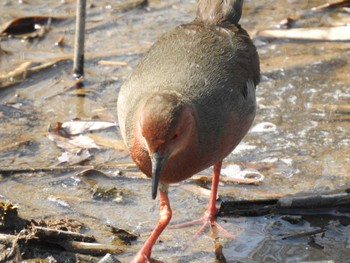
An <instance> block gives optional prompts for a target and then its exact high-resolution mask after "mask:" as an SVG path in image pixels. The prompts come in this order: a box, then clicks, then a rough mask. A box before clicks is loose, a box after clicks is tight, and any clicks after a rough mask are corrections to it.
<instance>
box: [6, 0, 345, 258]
mask: <svg viewBox="0 0 350 263" xmlns="http://www.w3.org/2000/svg"><path fill="white" fill-rule="evenodd" d="M322 3H323V1H297V0H294V1H267V0H265V1H258V2H257V1H246V3H245V7H244V14H243V18H242V20H241V24H242V25H243V26H244V27H245V28H246V29H247V30H248V32H249V33H250V35H251V36H252V38H253V39H254V41H255V43H256V45H257V47H258V52H259V55H260V60H261V69H262V78H261V84H260V85H259V86H258V88H257V101H258V107H259V109H258V112H257V117H256V119H255V122H254V125H253V127H252V129H251V131H250V133H249V134H248V135H247V136H246V137H245V139H244V141H243V142H242V143H241V144H240V146H239V147H238V148H237V149H236V150H235V151H234V152H233V153H232V154H230V155H229V156H228V158H226V159H225V162H224V166H223V170H224V172H223V173H225V175H227V176H230V175H232V173H235V171H237V166H234V165H237V164H240V165H241V166H242V167H249V168H251V169H255V170H258V171H259V172H260V173H261V174H263V175H264V180H263V183H262V184H261V185H259V186H244V185H232V184H224V183H223V184H222V185H221V188H220V190H219V191H220V192H219V194H220V197H222V199H225V198H228V197H236V198H246V199H259V198H270V197H279V196H283V195H286V194H295V193H300V192H307V193H317V192H329V191H343V190H344V189H347V188H349V187H350V154H349V147H350V106H349V105H350V85H349V83H350V73H349V57H350V43H348V42H319V41H313V42H310V41H291V40H281V39H275V40H273V39H263V38H260V37H258V36H257V32H259V31H260V30H263V29H268V28H275V27H276V25H277V24H278V23H279V22H280V21H281V20H282V19H284V18H286V17H287V16H291V15H296V14H300V13H302V12H303V10H306V9H309V8H311V7H314V6H317V5H320V4H322ZM118 4H119V2H116V3H113V4H111V3H110V2H106V1H96V3H94V4H93V5H90V6H89V7H88V10H87V12H88V17H87V38H86V52H87V54H86V57H87V61H86V65H85V69H86V75H85V81H84V88H85V90H87V92H86V94H85V95H77V94H76V92H74V89H69V90H68V91H65V90H64V89H65V88H67V87H68V88H69V87H70V86H72V85H73V84H74V83H73V81H72V79H71V72H70V71H71V67H72V63H71V61H64V62H61V63H58V64H57V65H56V66H54V67H51V68H49V69H46V70H43V71H40V73H37V74H33V75H31V76H29V77H28V78H27V79H26V80H25V81H23V82H20V83H18V84H15V85H12V86H10V87H7V88H0V136H1V140H0V162H1V169H19V168H23V169H28V168H43V167H51V166H56V165H57V164H58V163H59V162H58V159H57V158H58V157H59V156H60V155H61V153H62V151H61V149H60V148H58V147H57V146H56V145H55V143H54V142H52V141H51V140H50V139H49V138H48V132H47V129H48V126H49V124H54V123H56V122H64V121H69V120H71V119H74V118H81V119H101V120H108V121H117V119H116V118H117V117H116V103H117V96H118V90H119V88H120V86H121V84H122V82H123V80H124V79H125V78H126V77H127V76H128V75H129V74H130V73H131V72H132V69H133V67H134V66H135V65H136V64H137V62H138V61H139V59H140V57H141V56H142V53H143V52H144V51H145V50H147V48H148V47H150V45H151V44H152V43H153V42H154V41H155V40H156V38H157V37H158V36H160V35H161V34H162V33H164V32H166V31H168V30H170V29H171V28H173V27H174V26H176V25H178V24H181V23H184V22H188V21H191V19H192V18H193V17H194V14H195V1H170V0H169V1H150V7H149V8H147V10H146V11H145V10H144V9H131V10H129V11H123V12H120V11H117V6H118ZM1 5H2V7H1V9H0V24H4V23H5V22H6V21H9V20H11V19H13V18H15V17H21V16H29V15H49V16H58V17H65V18H66V19H65V20H63V21H61V22H59V23H53V24H52V25H51V29H50V31H49V33H48V34H46V35H45V37H43V38H41V39H38V38H34V39H33V40H30V41H29V40H21V39H18V38H5V37H3V38H2V39H1V48H2V49H3V50H6V51H8V52H9V53H1V54H0V72H1V73H4V72H9V71H11V70H14V69H15V68H17V67H18V66H19V65H21V64H22V63H23V62H25V61H31V62H33V63H37V62H40V63H41V62H47V61H52V60H55V59H57V58H66V57H67V56H68V57H69V56H71V54H72V52H73V42H74V13H75V3H74V1H61V2H58V3H57V1H30V3H29V2H24V3H23V4H21V3H20V2H19V1H5V2H4V3H2V4H1ZM349 21H350V16H349V13H347V12H346V11H345V10H339V9H338V10H334V11H332V12H322V13H321V14H319V15H317V16H315V17H310V18H307V19H303V20H300V21H299V22H298V26H305V27H309V26H310V27H311V26H331V25H336V24H337V23H349ZM61 35H64V38H65V40H64V47H62V48H59V47H56V46H54V43H55V42H56V41H57V39H58V38H59V37H60V36H61ZM101 60H108V61H122V62H127V63H128V65H127V66H109V65H101V64H99V61H101ZM97 134H98V135H99V136H102V137H104V138H107V139H111V140H114V141H118V140H119V141H120V134H119V131H118V128H110V129H108V130H106V131H103V132H98V133H97ZM91 154H92V157H91V158H90V159H89V160H86V161H85V162H84V163H83V164H84V165H101V164H103V165H106V166H107V165H112V164H115V163H119V164H120V163H121V164H123V163H125V164H129V163H130V162H131V159H130V158H129V156H128V155H127V152H126V151H125V149H124V150H123V149H120V148H118V149H116V148H115V147H101V148H100V149H94V150H92V151H91ZM117 170H118V169H117V168H114V169H112V168H111V169H104V170H103V171H104V172H105V173H106V174H108V175H110V176H108V177H107V176H102V175H100V176H96V175H95V176H91V179H93V180H95V182H94V184H97V185H99V186H101V187H104V188H108V187H113V186H114V187H115V188H116V191H117V192H120V195H121V198H111V199H102V200H101V199H96V198H93V193H92V185H91V182H90V183H89V181H87V180H86V178H84V177H82V176H79V175H76V173H77V172H76V171H74V172H65V173H59V172H56V173H48V172H39V173H17V174H14V175H11V176H3V177H2V179H1V181H0V200H9V201H11V202H13V203H15V204H18V206H19V212H20V215H21V216H22V217H24V218H28V219H29V218H34V219H40V218H45V219H51V218H52V219H54V218H61V217H67V218H76V219H78V220H79V221H81V222H83V223H84V224H85V225H86V226H87V229H86V232H87V233H92V234H94V235H95V236H96V238H97V239H98V240H99V241H100V242H104V243H110V242H111V240H112V236H113V235H112V234H111V232H110V231H109V230H108V228H106V224H111V225H114V226H117V227H119V228H125V229H130V230H134V231H136V232H137V233H140V234H141V237H140V238H139V240H138V241H137V242H135V243H133V245H132V246H130V247H129V248H128V249H127V250H126V252H125V253H123V254H122V255H120V260H121V261H122V262H128V261H129V260H130V259H131V257H132V255H134V254H135V252H136V251H137V250H138V249H139V247H140V246H141V245H142V243H143V241H144V240H145V239H146V238H147V235H148V234H149V232H150V231H151V230H152V228H153V226H154V225H155V223H156V220H157V216H158V203H157V201H152V200H151V198H150V181H149V180H146V179H143V178H142V177H140V176H139V172H137V170H135V169H129V170H128V169H126V170H123V169H122V168H120V170H121V172H122V175H119V174H118V173H117ZM210 172H211V170H210V169H207V170H205V171H203V172H202V173H203V174H210ZM208 194H209V191H208V190H207V189H205V188H201V187H199V186H198V185H197V184H196V183H194V182H193V181H188V182H185V183H181V184H178V185H175V186H173V187H172V188H171V190H170V198H171V203H172V206H173V221H174V222H181V221H186V220H190V219H194V218H197V217H199V216H200V215H201V214H202V213H203V211H204V209H205V206H206V204H207V199H208ZM140 211H142V212H140ZM318 217H319V218H320V217H325V218H326V219H325V220H324V227H325V229H326V230H325V232H323V233H319V234H316V235H314V236H313V239H314V240H313V242H314V243H316V244H317V245H318V246H317V245H313V243H312V242H311V241H312V240H310V239H309V237H300V238H287V239H283V237H285V236H289V235H292V234H293V233H300V232H307V231H312V230H315V229H318V228H319V227H320V226H318V225H317V220H314V219H312V218H306V217H305V218H303V220H301V221H300V222H299V223H298V224H291V223H289V222H288V221H286V220H284V219H283V216H280V215H268V216H263V217H237V218H234V217H230V218H223V219H219V221H220V222H221V224H222V225H223V226H224V227H225V228H226V229H227V230H228V231H229V232H231V233H232V234H234V235H235V236H236V238H235V239H230V238H225V237H222V238H220V242H221V244H222V245H223V254H224V255H225V257H226V260H227V261H228V262H303V261H317V260H318V261H320V260H333V261H334V262H350V260H349V258H350V238H349V236H350V226H349V223H348V222H349V221H342V220H341V217H345V218H349V214H346V213H344V214H338V215H337V214H333V215H332V217H327V216H326V215H324V216H321V215H319V216H318ZM195 231H196V226H194V227H190V228H186V229H175V230H170V229H168V230H166V231H165V232H164V233H163V234H162V236H161V240H162V241H163V242H161V243H157V245H156V246H155V248H154V252H153V255H154V256H155V257H156V258H157V259H160V260H165V261H166V262H204V261H209V262H212V261H214V259H215V253H214V248H213V247H214V245H213V238H212V237H211V236H210V234H209V233H208V234H207V235H203V236H201V237H200V238H199V239H197V240H196V241H195V243H194V244H192V245H190V247H189V248H188V249H187V250H185V251H183V250H181V244H183V243H184V242H186V241H188V240H189V239H190V238H191V236H192V235H193V234H194V233H195ZM220 237H221V236H220Z"/></svg>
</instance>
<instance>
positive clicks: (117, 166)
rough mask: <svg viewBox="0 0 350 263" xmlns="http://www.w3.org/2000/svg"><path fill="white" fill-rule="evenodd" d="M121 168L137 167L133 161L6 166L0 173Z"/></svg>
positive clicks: (131, 168) (130, 168) (4, 174)
mask: <svg viewBox="0 0 350 263" xmlns="http://www.w3.org/2000/svg"><path fill="white" fill-rule="evenodd" d="M115 168H119V169H123V170H127V171H138V168H137V167H136V165H135V164H133V163H117V164H109V165H96V166H93V165H85V166H83V165H82V166H79V165H76V166H64V167H35V168H13V169H12V168H8V169H6V168H5V169H0V174H2V175H3V176H6V175H7V176H8V175H11V174H18V173H57V172H61V173H66V172H72V171H81V170H86V169H96V170H98V169H100V170H104V169H115Z"/></svg>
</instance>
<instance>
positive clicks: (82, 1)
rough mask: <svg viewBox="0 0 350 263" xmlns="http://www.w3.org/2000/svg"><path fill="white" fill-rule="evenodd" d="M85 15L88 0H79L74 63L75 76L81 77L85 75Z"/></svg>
mask: <svg viewBox="0 0 350 263" xmlns="http://www.w3.org/2000/svg"><path fill="white" fill-rule="evenodd" d="M85 16H86V0H78V1H77V20H76V33H75V46H74V65H73V72H74V77H75V78H80V77H81V76H83V75H84V39H85Z"/></svg>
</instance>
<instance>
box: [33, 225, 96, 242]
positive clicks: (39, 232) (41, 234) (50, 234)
mask: <svg viewBox="0 0 350 263" xmlns="http://www.w3.org/2000/svg"><path fill="white" fill-rule="evenodd" d="M32 234H33V235H34V236H36V237H38V238H39V239H41V240H52V239H59V240H61V241H65V240H74V241H83V242H94V241H96V239H95V237H93V236H87V235H84V234H80V233H77V232H72V231H63V230H56V229H52V228H47V227H40V226H34V227H33V232H32Z"/></svg>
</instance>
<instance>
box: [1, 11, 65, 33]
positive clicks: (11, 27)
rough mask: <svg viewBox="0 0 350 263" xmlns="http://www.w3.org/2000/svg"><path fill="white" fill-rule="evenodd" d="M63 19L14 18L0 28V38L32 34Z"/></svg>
mask: <svg viewBox="0 0 350 263" xmlns="http://www.w3.org/2000/svg"><path fill="white" fill-rule="evenodd" d="M63 19H65V18H57V17H55V18H54V17H50V16H28V17H20V18H15V19H13V20H11V21H9V22H7V23H5V24H4V25H2V26H0V28H1V31H0V36H8V35H25V34H28V33H33V32H35V31H37V30H39V29H40V28H41V26H44V25H48V24H50V23H51V22H53V21H59V20H63Z"/></svg>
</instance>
